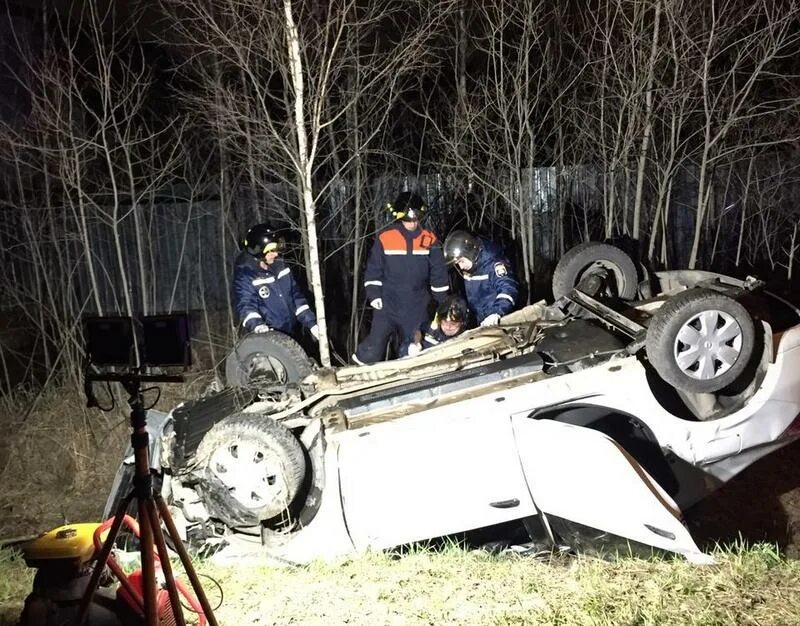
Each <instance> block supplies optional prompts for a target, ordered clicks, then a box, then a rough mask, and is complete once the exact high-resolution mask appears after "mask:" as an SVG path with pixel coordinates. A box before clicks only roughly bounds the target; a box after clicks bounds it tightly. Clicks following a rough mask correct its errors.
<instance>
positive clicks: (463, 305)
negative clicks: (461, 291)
mask: <svg viewBox="0 0 800 626" xmlns="http://www.w3.org/2000/svg"><path fill="white" fill-rule="evenodd" d="M468 314H469V309H468V308H467V302H466V300H464V298H462V297H461V296H448V297H447V299H446V300H445V301H444V302H442V303H441V304H440V305H439V307H438V308H437V309H436V319H437V320H439V321H441V320H447V321H448V322H458V323H460V324H466V322H467V315H468Z"/></svg>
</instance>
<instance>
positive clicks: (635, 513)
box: [512, 415, 712, 563]
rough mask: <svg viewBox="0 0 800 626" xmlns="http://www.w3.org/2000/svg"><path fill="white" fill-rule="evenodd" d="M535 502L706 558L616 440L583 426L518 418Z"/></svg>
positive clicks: (624, 534) (698, 558)
mask: <svg viewBox="0 0 800 626" xmlns="http://www.w3.org/2000/svg"><path fill="white" fill-rule="evenodd" d="M512 423H513V428H514V433H515V436H516V441H517V446H518V448H519V454H520V460H521V463H522V467H523V471H524V473H525V477H526V479H527V483H528V485H529V487H530V490H531V494H532V496H533V500H534V503H535V504H536V507H537V508H538V509H539V510H541V511H542V512H543V513H544V514H545V515H548V514H549V515H555V516H557V517H561V518H564V519H567V520H571V521H573V522H578V523H579V524H582V525H584V526H589V527H591V528H594V529H598V530H601V531H604V532H607V533H611V534H613V535H617V536H619V537H623V538H625V539H631V540H633V541H637V542H639V543H643V544H645V545H651V546H654V547H656V548H660V549H664V550H670V551H673V552H678V553H680V554H683V555H684V556H686V558H687V559H689V560H690V561H694V562H701V563H706V562H709V561H711V560H712V559H711V557H709V556H708V555H705V554H703V553H702V552H701V551H700V549H699V548H698V547H697V545H696V544H695V542H694V540H693V539H692V536H691V535H690V534H689V531H688V530H687V529H686V528H685V527H684V525H683V523H682V522H681V518H680V511H679V510H678V508H677V506H676V505H675V503H674V502H673V501H672V500H671V498H670V497H669V496H668V495H667V494H666V493H665V492H664V491H663V490H662V489H661V488H660V487H659V486H658V485H657V484H656V483H655V482H654V481H653V480H652V478H650V477H649V476H648V474H647V473H646V472H645V470H644V469H643V468H642V467H641V466H640V465H639V464H638V463H637V462H636V461H635V460H634V459H633V458H632V457H631V456H630V455H628V454H627V453H626V452H625V451H624V450H623V449H622V448H621V447H619V446H618V445H617V444H616V442H614V440H613V439H610V438H609V437H607V436H606V435H604V434H603V433H601V432H598V431H595V430H591V429H589V428H585V427H582V426H573V425H571V424H562V423H559V422H554V421H552V420H535V419H532V418H529V417H528V416H527V415H515V416H514V417H513V418H512Z"/></svg>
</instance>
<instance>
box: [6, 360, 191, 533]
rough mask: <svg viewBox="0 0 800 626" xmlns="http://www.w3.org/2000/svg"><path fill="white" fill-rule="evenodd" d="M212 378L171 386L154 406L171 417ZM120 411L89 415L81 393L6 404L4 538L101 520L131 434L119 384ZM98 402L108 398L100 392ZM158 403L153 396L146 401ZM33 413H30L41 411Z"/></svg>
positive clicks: (23, 396) (20, 395)
mask: <svg viewBox="0 0 800 626" xmlns="http://www.w3.org/2000/svg"><path fill="white" fill-rule="evenodd" d="M206 382H207V376H205V375H195V376H193V377H192V381H191V382H190V383H187V384H185V385H164V386H163V388H162V396H161V398H160V400H159V401H158V403H157V405H156V407H155V408H157V409H160V410H164V411H167V410H169V409H171V408H172V407H174V406H175V405H176V404H177V403H178V402H180V401H181V400H184V399H187V398H193V397H196V396H197V395H198V394H199V392H200V391H201V389H202V386H203V385H204V384H205V383H206ZM112 393H114V394H115V395H116V405H117V408H116V409H114V410H113V411H111V412H108V413H104V412H102V411H100V410H98V409H87V408H86V400H85V398H84V397H83V395H82V390H74V389H61V390H49V391H45V392H43V393H36V394H34V393H30V394H28V393H25V392H24V391H18V392H17V394H16V395H15V396H14V398H13V399H11V400H8V399H6V401H5V402H4V403H3V404H2V410H0V428H2V432H3V433H4V434H5V436H4V437H3V438H2V443H0V485H2V489H0V539H4V538H8V537H15V536H23V535H26V534H31V533H37V532H40V531H43V530H48V529H50V528H53V527H55V526H58V525H61V524H64V523H66V522H80V521H93V520H97V518H98V516H99V515H100V513H101V512H102V508H103V505H104V503H105V500H106V496H107V495H108V490H109V487H110V485H111V481H112V479H113V476H114V473H115V471H116V469H117V466H118V465H119V462H120V460H121V458H122V454H123V451H124V449H125V446H126V444H127V439H128V433H129V428H128V424H129V408H128V405H127V402H126V397H125V396H124V395H123V394H122V393H121V390H120V389H119V388H118V386H117V385H113V386H112ZM98 399H99V400H100V401H101V403H103V404H104V405H106V404H108V401H109V396H108V394H107V393H106V392H104V391H103V390H102V389H98ZM154 399H155V394H154V393H153V392H148V393H147V394H146V396H145V401H146V402H152V401H153V400H154ZM34 402H35V408H34V410H33V411H30V410H29V409H30V407H31V406H32V405H34V404H33V403H34Z"/></svg>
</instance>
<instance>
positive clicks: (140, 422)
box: [75, 374, 217, 626]
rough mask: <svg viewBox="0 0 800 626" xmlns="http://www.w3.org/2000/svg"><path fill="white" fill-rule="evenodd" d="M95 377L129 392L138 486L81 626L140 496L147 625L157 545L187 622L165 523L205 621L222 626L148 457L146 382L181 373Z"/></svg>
mask: <svg viewBox="0 0 800 626" xmlns="http://www.w3.org/2000/svg"><path fill="white" fill-rule="evenodd" d="M92 378H93V379H94V380H104V381H116V382H119V383H121V384H122V386H123V387H124V388H125V391H127V392H128V394H129V395H130V397H129V399H128V403H129V404H130V407H131V428H132V429H133V432H132V434H131V446H132V447H133V453H134V462H135V465H134V467H135V473H134V479H133V490H132V492H131V493H129V494H128V495H126V496H125V497H124V498H123V500H122V502H121V503H120V505H119V507H118V508H117V511H116V512H115V514H114V521H113V523H112V525H111V528H110V530H109V532H108V536H107V537H106V539H105V541H104V543H103V547H102V549H101V551H100V555H99V556H98V557H97V562H96V563H95V566H94V571H93V572H92V576H91V578H90V579H89V585H88V587H87V588H86V591H85V592H84V594H83V597H82V598H81V603H80V606H79V609H78V618H77V621H76V622H75V624H76V626H82V624H83V623H84V620H85V619H86V617H87V615H88V611H89V606H90V605H91V603H92V598H93V596H94V594H95V592H96V591H97V587H98V584H99V582H100V576H101V575H102V573H103V570H104V569H105V567H106V564H107V563H108V558H109V555H110V554H111V550H112V549H113V547H114V542H115V541H116V538H117V535H118V533H119V530H120V527H121V526H122V522H123V518H124V516H125V511H126V510H127V508H128V505H129V504H130V503H131V501H132V500H133V499H134V498H136V501H137V503H138V507H139V518H140V519H139V526H140V551H141V559H142V595H143V605H144V624H145V625H146V626H158V618H159V616H158V607H157V595H156V594H157V588H156V568H155V553H154V551H153V548H154V546H155V549H156V550H157V551H158V559H159V562H160V564H161V569H162V571H163V573H164V579H165V587H166V590H167V593H168V595H169V601H170V604H171V607H172V612H173V616H174V618H175V624H176V625H177V626H186V621H185V619H184V616H183V609H182V607H181V602H180V598H179V595H178V587H177V585H176V584H175V577H174V575H173V573H172V566H171V564H170V561H169V554H168V552H167V544H166V541H165V540H164V534H163V533H162V531H161V524H160V521H159V518H160V520H161V521H163V522H164V526H166V529H167V532H168V533H169V536H170V537H171V538H172V541H173V543H174V546H175V551H176V552H177V553H178V556H179V557H180V560H181V563H182V564H183V568H184V570H185V571H186V575H187V576H188V578H189V581H190V582H191V584H192V590H193V591H194V593H195V595H196V596H197V599H198V601H199V602H200V606H201V607H202V608H203V612H204V614H205V617H206V619H207V620H208V623H209V625H210V626H217V621H216V619H215V617H214V613H213V610H212V608H211V605H210V604H209V602H208V599H207V598H206V595H205V593H204V591H203V588H202V586H201V585H200V579H199V578H198V577H197V573H196V572H195V571H194V568H193V567H192V563H191V560H190V558H189V553H188V552H187V551H186V548H185V547H184V545H183V543H182V542H181V539H180V536H179V534H178V530H177V528H176V527H175V522H174V521H173V520H172V516H171V515H170V513H169V509H168V508H167V504H166V502H164V499H163V498H162V497H161V494H154V493H153V484H152V478H151V476H150V458H149V451H148V449H149V437H148V434H147V412H146V411H145V409H144V400H143V398H142V389H141V383H142V381H148V382H181V381H182V380H183V377H182V376H154V375H145V374H104V375H95V376H94V377H92Z"/></svg>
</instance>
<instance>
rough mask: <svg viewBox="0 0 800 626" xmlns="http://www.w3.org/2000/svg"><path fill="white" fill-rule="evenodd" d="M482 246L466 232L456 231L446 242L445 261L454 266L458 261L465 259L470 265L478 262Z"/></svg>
mask: <svg viewBox="0 0 800 626" xmlns="http://www.w3.org/2000/svg"><path fill="white" fill-rule="evenodd" d="M480 248H481V244H480V241H478V238H477V237H475V236H474V235H470V234H469V233H468V232H467V231H465V230H454V231H453V232H452V233H450V234H449V235H448V236H447V239H445V240H444V260H445V261H446V262H447V264H448V265H452V264H453V263H455V262H456V261H458V259H461V258H464V259H467V260H469V262H470V263H473V264H474V263H475V261H477V260H478V252H479V251H480Z"/></svg>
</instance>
